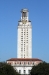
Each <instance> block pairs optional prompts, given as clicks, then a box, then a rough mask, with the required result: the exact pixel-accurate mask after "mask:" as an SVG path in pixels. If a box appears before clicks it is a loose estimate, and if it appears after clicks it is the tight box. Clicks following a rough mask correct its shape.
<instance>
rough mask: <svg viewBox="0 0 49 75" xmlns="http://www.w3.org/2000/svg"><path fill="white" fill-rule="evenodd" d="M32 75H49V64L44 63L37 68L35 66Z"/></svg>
mask: <svg viewBox="0 0 49 75" xmlns="http://www.w3.org/2000/svg"><path fill="white" fill-rule="evenodd" d="M30 74H31V75H49V63H46V62H43V63H40V64H38V65H37V66H33V68H32V70H31V73H30Z"/></svg>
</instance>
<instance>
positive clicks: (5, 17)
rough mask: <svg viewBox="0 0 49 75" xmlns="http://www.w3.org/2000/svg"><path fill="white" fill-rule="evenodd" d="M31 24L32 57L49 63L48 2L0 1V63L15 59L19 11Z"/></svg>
mask: <svg viewBox="0 0 49 75" xmlns="http://www.w3.org/2000/svg"><path fill="white" fill-rule="evenodd" d="M22 8H27V9H28V10H29V19H30V20H31V22H32V57H33V58H39V59H42V60H43V61H46V62H49V0H0V61H6V60H7V59H9V58H15V57H17V26H18V21H19V20H20V17H21V12H20V11H21V9H22Z"/></svg>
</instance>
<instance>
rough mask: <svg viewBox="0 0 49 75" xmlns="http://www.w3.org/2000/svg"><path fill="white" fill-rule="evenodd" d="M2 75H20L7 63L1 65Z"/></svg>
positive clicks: (0, 71)
mask: <svg viewBox="0 0 49 75" xmlns="http://www.w3.org/2000/svg"><path fill="white" fill-rule="evenodd" d="M0 75H20V74H19V73H18V72H16V71H15V70H14V68H13V67H12V66H11V65H9V64H7V63H2V62H1V63H0Z"/></svg>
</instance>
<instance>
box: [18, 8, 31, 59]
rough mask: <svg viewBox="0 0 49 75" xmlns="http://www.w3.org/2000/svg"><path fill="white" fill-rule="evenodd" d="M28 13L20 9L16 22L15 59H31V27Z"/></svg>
mask: <svg viewBox="0 0 49 75" xmlns="http://www.w3.org/2000/svg"><path fill="white" fill-rule="evenodd" d="M28 13H29V12H28V10H27V9H22V10H21V19H20V21H18V38H17V39H18V40H17V43H18V45H17V58H32V25H31V21H29V17H28Z"/></svg>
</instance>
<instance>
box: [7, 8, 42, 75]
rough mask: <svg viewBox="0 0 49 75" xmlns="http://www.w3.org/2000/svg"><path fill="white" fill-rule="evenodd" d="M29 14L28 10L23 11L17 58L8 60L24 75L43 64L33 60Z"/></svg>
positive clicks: (35, 59) (19, 24) (19, 28)
mask: <svg viewBox="0 0 49 75" xmlns="http://www.w3.org/2000/svg"><path fill="white" fill-rule="evenodd" d="M28 13H29V12H28V10H27V9H22V10H21V19H20V21H18V37H17V58H11V59H8V60H7V63H8V64H10V65H11V66H13V68H14V69H15V70H16V71H17V72H19V73H20V74H22V75H29V74H30V71H31V69H32V67H33V66H36V65H38V64H39V63H41V62H42V60H40V59H38V58H32V25H31V21H30V20H29V17H28Z"/></svg>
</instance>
